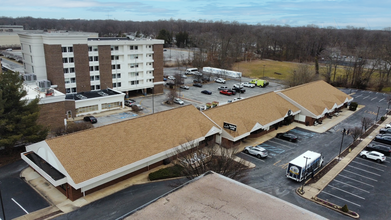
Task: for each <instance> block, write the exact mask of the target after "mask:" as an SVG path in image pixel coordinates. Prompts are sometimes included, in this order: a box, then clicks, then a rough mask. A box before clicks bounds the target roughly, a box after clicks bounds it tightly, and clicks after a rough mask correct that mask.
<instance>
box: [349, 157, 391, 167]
mask: <svg viewBox="0 0 391 220" xmlns="http://www.w3.org/2000/svg"><path fill="white" fill-rule="evenodd" d="M357 159H359V160H362V161H367V162H368V160H367V159H363V158H361V157H357ZM384 162H386V163H389V162H388V161H383V163H384ZM376 165H377V166H382V167H387V166H386V165H384V164H378V163H376Z"/></svg>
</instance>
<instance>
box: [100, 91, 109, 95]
mask: <svg viewBox="0 0 391 220" xmlns="http://www.w3.org/2000/svg"><path fill="white" fill-rule="evenodd" d="M98 94H99V95H101V96H108V95H109V94H107V93H105V92H102V91H100V92H98Z"/></svg>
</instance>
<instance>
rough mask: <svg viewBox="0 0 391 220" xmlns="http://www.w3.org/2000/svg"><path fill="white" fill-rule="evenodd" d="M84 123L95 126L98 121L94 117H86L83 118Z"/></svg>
mask: <svg viewBox="0 0 391 220" xmlns="http://www.w3.org/2000/svg"><path fill="white" fill-rule="evenodd" d="M83 120H84V121H89V122H91V124H95V123H96V122H98V120H97V119H96V118H95V117H94V116H86V117H84V118H83Z"/></svg>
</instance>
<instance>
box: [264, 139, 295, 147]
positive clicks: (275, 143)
mask: <svg viewBox="0 0 391 220" xmlns="http://www.w3.org/2000/svg"><path fill="white" fill-rule="evenodd" d="M269 142H272V143H275V144H278V145H281V146H284V147H286V148H289V149H292V147H288V146H287V145H285V144H281V143H278V142H276V141H272V140H269Z"/></svg>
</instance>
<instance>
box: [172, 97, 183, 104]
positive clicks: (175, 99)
mask: <svg viewBox="0 0 391 220" xmlns="http://www.w3.org/2000/svg"><path fill="white" fill-rule="evenodd" d="M174 103H176V104H179V105H183V104H185V102H184V101H182V99H180V98H174Z"/></svg>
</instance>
